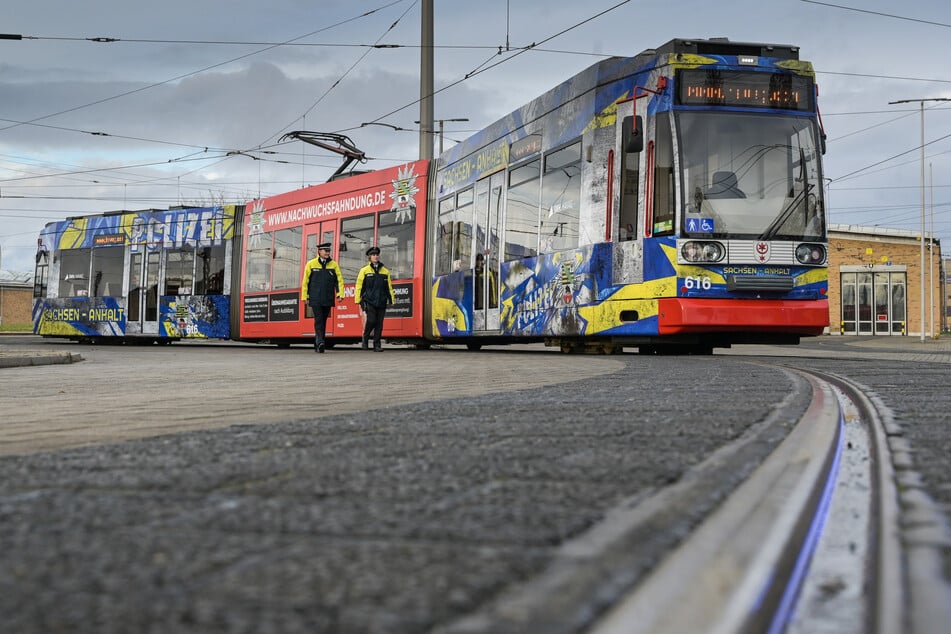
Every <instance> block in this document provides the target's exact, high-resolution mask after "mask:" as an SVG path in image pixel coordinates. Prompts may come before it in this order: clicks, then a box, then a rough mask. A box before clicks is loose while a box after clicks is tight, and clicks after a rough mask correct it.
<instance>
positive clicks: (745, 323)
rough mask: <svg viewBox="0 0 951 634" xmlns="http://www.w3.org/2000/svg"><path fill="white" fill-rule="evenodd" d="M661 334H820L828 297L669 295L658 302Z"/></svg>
mask: <svg viewBox="0 0 951 634" xmlns="http://www.w3.org/2000/svg"><path fill="white" fill-rule="evenodd" d="M657 324H658V331H659V334H660V335H676V334H686V333H701V332H764V333H765V332H776V333H780V332H782V333H790V334H798V335H803V336H816V335H821V334H822V333H823V331H824V330H825V329H826V328H827V327H828V325H829V302H828V301H827V300H784V299H695V298H690V299H686V298H670V299H661V300H658V302H657Z"/></svg>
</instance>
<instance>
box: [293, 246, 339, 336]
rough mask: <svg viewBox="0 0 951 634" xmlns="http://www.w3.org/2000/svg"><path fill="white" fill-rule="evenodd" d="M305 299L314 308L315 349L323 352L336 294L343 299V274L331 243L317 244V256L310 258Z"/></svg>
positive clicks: (305, 275) (305, 285) (304, 281)
mask: <svg viewBox="0 0 951 634" xmlns="http://www.w3.org/2000/svg"><path fill="white" fill-rule="evenodd" d="M300 285H301V292H302V293H303V295H304V297H303V300H304V301H305V302H306V303H308V304H310V306H311V308H313V309H314V350H315V351H317V352H321V353H322V352H323V351H324V347H325V342H324V334H325V333H326V332H327V317H329V316H330V309H331V308H333V306H334V294H335V293H336V295H337V299H340V300H342V299H343V274H342V273H341V272H340V266H339V265H338V264H337V263H336V262H334V261H333V259H332V258H331V257H330V243H329V242H324V243H323V244H318V245H317V257H316V258H314V259H312V260H308V261H307V265H306V266H305V267H304V278H303V279H302V280H301V283H300Z"/></svg>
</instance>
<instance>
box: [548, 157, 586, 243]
mask: <svg viewBox="0 0 951 634" xmlns="http://www.w3.org/2000/svg"><path fill="white" fill-rule="evenodd" d="M541 211H542V217H541V223H540V225H539V228H540V230H541V250H542V252H543V253H551V252H553V251H563V250H566V249H574V248H576V247H577V246H578V228H579V226H580V222H581V141H578V142H576V143H572V144H571V145H569V146H568V147H564V148H562V149H560V150H556V151H554V152H552V153H550V154H548V155H547V156H546V157H545V174H544V175H543V176H542V204H541Z"/></svg>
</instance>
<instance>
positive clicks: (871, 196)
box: [0, 0, 951, 271]
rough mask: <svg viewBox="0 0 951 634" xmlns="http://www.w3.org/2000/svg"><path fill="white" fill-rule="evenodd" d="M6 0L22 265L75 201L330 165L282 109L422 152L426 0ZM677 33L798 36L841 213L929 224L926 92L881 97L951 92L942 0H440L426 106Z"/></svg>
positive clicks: (199, 189) (942, 223)
mask: <svg viewBox="0 0 951 634" xmlns="http://www.w3.org/2000/svg"><path fill="white" fill-rule="evenodd" d="M612 7H614V8H613V9H612ZM4 9H5V11H4V14H5V15H4V20H3V23H2V24H0V31H2V32H4V33H9V34H19V35H22V36H23V38H24V39H22V40H4V39H0V95H2V97H0V258H2V259H0V267H2V268H3V269H7V270H12V271H30V270H32V268H33V255H34V252H35V245H36V237H37V235H38V233H39V231H40V229H41V228H42V227H43V225H45V224H46V223H47V222H51V221H54V220H62V219H64V218H66V217H67V216H72V215H81V214H87V213H96V212H100V211H111V210H118V209H145V208H167V207H168V206H169V205H178V204H185V205H209V204H217V203H221V202H244V201H247V200H250V199H253V198H256V197H258V196H259V195H263V196H267V195H272V194H276V193H280V192H285V191H289V190H293V189H296V188H298V187H300V186H302V185H310V184H315V183H320V182H323V181H324V180H326V179H327V177H328V176H329V175H330V174H331V173H332V172H333V171H334V170H335V169H336V168H337V167H338V165H339V164H340V160H339V158H338V157H337V156H336V155H332V154H330V153H328V152H324V151H321V150H319V149H318V148H315V147H312V146H307V145H305V144H303V143H300V142H296V141H292V142H290V143H284V144H279V143H278V141H279V139H280V137H281V136H282V135H283V134H284V133H286V132H289V131H292V130H301V129H306V130H316V131H322V132H334V131H338V132H343V133H344V134H347V135H348V136H349V137H350V138H351V139H353V141H354V142H355V143H356V145H357V146H358V147H359V148H361V149H362V150H364V151H365V152H366V153H367V155H368V156H370V157H373V160H371V161H370V162H369V163H368V164H367V165H366V166H365V167H368V168H371V169H372V168H382V167H387V166H390V165H394V164H397V163H402V162H405V161H408V160H413V159H415V158H416V156H417V153H418V143H419V142H418V135H417V133H416V132H414V130H417V129H418V126H417V124H415V123H414V121H416V120H417V119H419V109H418V105H417V104H416V103H415V102H416V100H417V99H418V97H419V47H418V44H419V35H420V26H419V24H420V5H419V2H418V1H415V0H339V1H338V0H319V1H316V0H270V1H269V2H258V1H253V2H252V1H250V0H187V1H184V0H164V1H163V2H161V3H140V2H128V1H124V2H119V1H118V0H85V1H84V2H76V0H29V1H27V0H5V2H4ZM599 14H601V15H600V16H599ZM596 16H599V17H596ZM562 32H564V33H562ZM559 33H562V34H561V35H557V37H552V36H555V35H556V34H559ZM676 37H695V38H710V37H728V38H729V39H731V40H734V41H742V42H775V43H782V44H794V45H798V46H800V47H801V52H800V55H801V58H802V59H806V60H810V61H812V62H813V64H814V65H815V68H816V71H817V75H818V82H819V106H820V110H821V112H822V118H823V122H824V124H825V129H826V133H827V134H828V139H829V142H828V152H827V154H826V156H825V174H826V177H827V178H829V179H832V180H831V182H829V183H827V188H828V194H829V205H830V213H831V217H830V221H831V222H833V223H843V224H860V225H879V226H885V227H896V228H904V229H911V230H914V231H918V229H919V226H920V214H921V155H920V150H919V148H920V145H921V127H920V126H921V112H920V109H919V104H918V103H911V104H903V105H889V102H891V101H898V100H902V99H932V98H949V99H951V71H949V70H948V69H949V65H948V62H947V58H948V53H949V48H951V47H949V45H948V42H949V41H951V4H949V3H948V2H947V0H909V1H908V2H904V3H895V2H886V1H885V0H861V1H860V0H848V1H844V2H841V3H833V2H830V3H819V2H807V1H804V0H768V1H764V0H728V1H727V2H722V3H714V2H709V1H704V2H700V1H694V0H684V1H681V2H677V3H670V2H669V1H667V0H630V1H628V2H623V1H622V0H589V1H588V2H578V1H577V0H480V1H479V2H459V1H455V0H435V45H436V49H435V84H436V89H437V90H439V89H440V88H443V87H446V86H449V87H448V88H447V89H445V90H443V91H441V92H439V93H438V94H437V96H436V97H435V117H436V118H437V119H455V118H467V119H469V120H470V121H469V122H467V123H466V122H447V123H446V124H445V141H444V142H445V145H446V146H447V147H448V146H450V145H452V144H453V143H454V141H455V140H459V139H462V138H464V137H466V136H468V135H469V134H470V133H471V132H473V131H474V130H476V129H478V128H480V127H482V126H484V125H487V124H489V123H491V122H492V121H494V120H496V119H498V118H499V117H500V116H502V115H504V114H506V113H507V112H509V111H511V110H513V109H515V108H517V107H518V106H520V105H522V104H523V103H525V102H527V101H529V100H530V99H532V98H533V97H535V96H537V95H538V94H540V93H541V92H544V91H545V90H547V89H548V88H550V87H552V86H554V85H555V84H557V83H559V82H561V81H563V80H564V79H566V78H568V77H569V76H570V75H572V74H574V73H576V72H578V71H579V70H581V69H583V68H585V67H587V66H589V65H591V64H592V63H594V62H596V61H597V60H598V59H600V56H603V55H620V56H631V55H636V54H637V53H639V52H640V51H642V50H644V49H646V48H653V47H656V46H659V45H660V44H663V43H665V42H667V41H668V40H670V39H673V38H676ZM90 38H115V39H117V40H119V41H115V42H93V41H89V39H90ZM549 38H551V39H549ZM543 41H544V44H542V45H540V46H538V47H536V48H535V49H534V50H531V51H526V52H519V51H520V49H521V47H525V46H529V45H531V44H532V43H539V42H543ZM374 44H386V45H396V46H397V47H396V48H393V47H386V48H375V47H373V45H374ZM500 47H501V48H500ZM500 50H501V51H502V54H499V51H500ZM500 62H502V63H500ZM492 65H496V66H494V67H491V68H490V66H492ZM480 70H484V72H476V71H480ZM474 72H475V74H472V73H474ZM470 74H471V77H469V78H468V79H466V76H467V75H470ZM924 120H925V142H926V148H925V177H926V184H927V187H926V212H927V217H926V230H927V231H930V228H931V222H932V210H933V222H934V232H935V235H936V236H937V237H939V238H940V239H941V240H942V242H943V246H944V248H945V251H946V255H951V161H949V155H951V101H949V102H948V103H947V104H945V103H942V102H928V103H925V114H924ZM367 122H379V123H386V124H389V125H391V126H396V127H398V128H405V129H406V131H398V130H393V129H391V128H387V127H384V126H379V125H371V126H361V124H362V123H367ZM262 149H263V150H266V152H268V153H263V152H262ZM229 152H243V153H244V154H233V155H231V156H228V153H229ZM249 155H250V156H249ZM252 157H254V158H252ZM255 158H257V159H259V160H255ZM932 185H933V186H932ZM932 196H933V202H932Z"/></svg>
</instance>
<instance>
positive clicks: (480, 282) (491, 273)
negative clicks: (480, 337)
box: [472, 172, 505, 331]
mask: <svg viewBox="0 0 951 634" xmlns="http://www.w3.org/2000/svg"><path fill="white" fill-rule="evenodd" d="M504 183H505V173H504V172H496V173H495V174H493V175H492V176H490V177H488V178H484V179H482V180H481V181H479V182H478V183H476V185H475V210H474V214H475V231H473V240H474V241H475V244H474V245H473V246H474V248H473V249H472V253H473V256H472V298H473V302H472V304H473V311H472V312H473V320H472V329H473V330H482V331H485V330H496V331H497V330H498V329H499V245H500V241H499V228H500V226H501V221H502V192H503V191H504V188H503V184H504Z"/></svg>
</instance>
